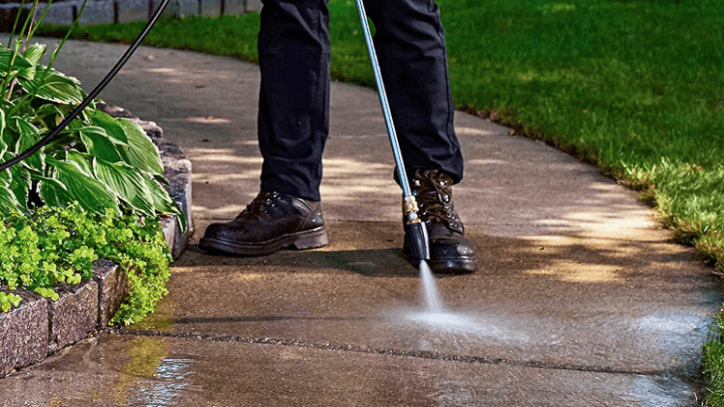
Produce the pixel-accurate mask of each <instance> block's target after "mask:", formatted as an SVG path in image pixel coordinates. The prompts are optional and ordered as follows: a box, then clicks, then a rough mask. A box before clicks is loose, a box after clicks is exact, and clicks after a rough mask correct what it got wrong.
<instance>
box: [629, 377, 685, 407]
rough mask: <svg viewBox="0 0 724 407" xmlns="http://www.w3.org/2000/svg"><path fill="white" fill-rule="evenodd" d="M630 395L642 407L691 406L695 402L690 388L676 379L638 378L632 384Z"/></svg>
mask: <svg viewBox="0 0 724 407" xmlns="http://www.w3.org/2000/svg"><path fill="white" fill-rule="evenodd" d="M632 395H633V396H634V397H635V398H636V399H637V400H639V401H640V402H641V405H642V406H644V407H681V406H691V405H694V402H695V400H696V397H695V396H694V391H693V390H692V389H691V386H689V385H688V384H686V383H685V382H684V381H682V380H681V379H679V378H676V377H662V378H659V379H654V378H651V377H640V378H638V379H636V381H635V382H634V385H633V391H632Z"/></svg>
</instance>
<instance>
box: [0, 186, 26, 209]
mask: <svg viewBox="0 0 724 407" xmlns="http://www.w3.org/2000/svg"><path fill="white" fill-rule="evenodd" d="M13 210H18V211H21V212H22V211H23V208H22V206H21V205H20V202H18V199H17V198H16V197H15V194H14V193H13V191H12V190H11V189H10V188H8V187H2V186H0V214H2V213H10V212H12V211H13Z"/></svg>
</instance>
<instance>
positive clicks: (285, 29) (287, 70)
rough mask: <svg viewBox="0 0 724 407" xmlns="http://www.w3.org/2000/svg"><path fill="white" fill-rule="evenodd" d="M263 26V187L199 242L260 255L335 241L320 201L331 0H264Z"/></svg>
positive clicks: (215, 248)
mask: <svg viewBox="0 0 724 407" xmlns="http://www.w3.org/2000/svg"><path fill="white" fill-rule="evenodd" d="M263 3H264V5H263V7H262V11H261V28H260V31H259V66H260V69H261V89H260V94H259V133H258V136H259V149H260V151H261V154H262V157H263V158H264V164H263V166H262V172H261V192H260V193H259V195H258V196H257V197H256V198H255V199H254V200H253V201H252V202H251V203H250V204H249V205H248V206H247V207H246V209H245V210H244V211H243V212H241V213H240V214H239V216H237V217H236V219H234V220H233V221H231V222H226V223H214V224H211V225H209V227H208V228H207V229H206V232H205V234H204V237H203V238H202V239H201V241H200V242H199V246H200V247H202V248H204V249H206V250H210V251H220V252H224V253H230V254H236V255H242V256H256V255H263V254H269V253H272V252H275V251H277V250H280V249H283V248H285V247H294V248H297V249H310V248H315V247H321V246H324V245H326V244H327V233H326V229H325V226H324V219H323V217H322V209H321V204H320V202H319V200H320V197H319V184H320V182H321V179H322V152H323V150H324V144H325V142H326V139H327V134H328V132H329V33H328V24H329V13H328V11H327V1H326V0H263Z"/></svg>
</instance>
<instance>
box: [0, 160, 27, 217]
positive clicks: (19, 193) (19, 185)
mask: <svg viewBox="0 0 724 407" xmlns="http://www.w3.org/2000/svg"><path fill="white" fill-rule="evenodd" d="M13 157H15V156H14V155H13V154H10V153H5V155H3V161H7V160H10V159H12V158H13ZM2 172H4V173H10V174H11V181H10V185H9V188H10V189H11V190H12V191H13V193H14V194H15V197H16V198H17V200H18V202H19V203H20V206H21V207H22V208H23V209H27V205H28V194H29V193H30V185H31V182H30V172H29V171H28V170H27V169H26V168H25V167H23V166H22V165H13V166H12V167H10V168H8V169H7V170H5V171H2Z"/></svg>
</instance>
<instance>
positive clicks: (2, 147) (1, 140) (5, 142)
mask: <svg viewBox="0 0 724 407" xmlns="http://www.w3.org/2000/svg"><path fill="white" fill-rule="evenodd" d="M11 142H12V141H11V140H9V139H8V138H6V137H5V111H4V110H2V109H0V152H1V153H3V154H4V153H5V151H6V149H7V148H8V147H9V146H10V143H11ZM0 155H2V154H0Z"/></svg>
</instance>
